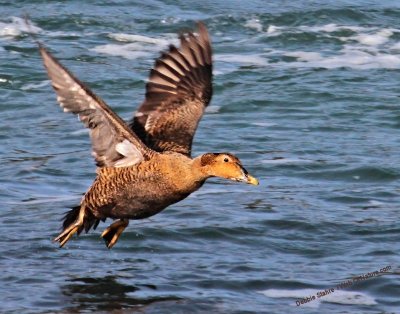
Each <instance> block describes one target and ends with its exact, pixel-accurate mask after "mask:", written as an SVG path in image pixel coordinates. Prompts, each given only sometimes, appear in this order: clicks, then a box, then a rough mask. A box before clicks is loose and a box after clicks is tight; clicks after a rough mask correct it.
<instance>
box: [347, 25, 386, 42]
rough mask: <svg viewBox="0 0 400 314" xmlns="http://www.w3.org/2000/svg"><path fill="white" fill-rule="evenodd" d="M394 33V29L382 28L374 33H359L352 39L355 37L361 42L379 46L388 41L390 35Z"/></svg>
mask: <svg viewBox="0 0 400 314" xmlns="http://www.w3.org/2000/svg"><path fill="white" fill-rule="evenodd" d="M392 35H393V31H391V30H390V29H382V30H380V31H378V32H376V33H374V34H359V35H357V36H354V37H350V39H352V38H354V39H355V40H357V41H358V42H359V43H360V44H363V45H368V46H379V45H382V44H384V43H386V42H387V41H388V40H389V37H390V36H392Z"/></svg>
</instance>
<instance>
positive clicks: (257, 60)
mask: <svg viewBox="0 0 400 314" xmlns="http://www.w3.org/2000/svg"><path fill="white" fill-rule="evenodd" d="M214 59H215V60H216V61H221V62H229V63H240V64H241V65H254V66H262V67H264V66H267V65H268V60H267V59H265V58H264V57H263V56H262V55H260V54H246V55H243V54H229V53H223V54H217V55H215V57H214Z"/></svg>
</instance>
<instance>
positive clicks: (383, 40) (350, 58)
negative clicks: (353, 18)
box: [266, 24, 400, 70]
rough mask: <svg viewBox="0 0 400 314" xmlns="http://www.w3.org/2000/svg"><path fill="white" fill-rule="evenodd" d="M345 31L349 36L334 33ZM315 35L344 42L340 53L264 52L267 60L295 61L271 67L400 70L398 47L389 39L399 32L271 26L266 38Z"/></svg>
mask: <svg viewBox="0 0 400 314" xmlns="http://www.w3.org/2000/svg"><path fill="white" fill-rule="evenodd" d="M343 30H348V31H351V33H348V34H342V33H341V34H335V32H339V31H343ZM303 32H314V33H318V34H319V36H324V37H327V38H336V39H338V40H340V41H341V42H343V46H342V48H341V49H339V50H334V51H328V50H323V51H278V50H275V51H274V50H269V51H267V50H266V51H267V58H268V57H270V56H274V57H276V56H279V55H283V56H287V57H294V58H296V59H297V60H296V61H281V62H277V63H274V64H273V66H288V67H295V68H302V67H312V68H325V69H334V68H341V67H349V68H354V69H361V70H363V69H377V68H385V69H397V68H400V53H399V52H400V43H399V42H397V43H393V42H391V41H392V36H393V35H394V34H395V33H400V29H395V28H377V27H362V26H351V25H349V26H347V25H337V24H326V25H317V26H308V25H302V26H297V27H289V26H288V27H286V26H275V25H270V26H269V27H268V29H267V32H266V35H267V36H277V35H280V34H282V33H303Z"/></svg>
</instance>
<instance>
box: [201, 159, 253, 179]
mask: <svg viewBox="0 0 400 314" xmlns="http://www.w3.org/2000/svg"><path fill="white" fill-rule="evenodd" d="M200 164H201V167H202V170H203V172H204V173H206V174H207V175H208V176H210V177H220V178H225V179H229V180H233V181H238V182H244V183H248V184H253V185H258V180H257V179H256V178H254V177H253V176H251V175H250V174H249V173H248V172H247V170H246V169H245V168H244V167H243V166H242V163H241V162H240V160H239V158H237V157H236V156H234V155H232V154H229V153H207V154H204V155H202V156H201V157H200Z"/></svg>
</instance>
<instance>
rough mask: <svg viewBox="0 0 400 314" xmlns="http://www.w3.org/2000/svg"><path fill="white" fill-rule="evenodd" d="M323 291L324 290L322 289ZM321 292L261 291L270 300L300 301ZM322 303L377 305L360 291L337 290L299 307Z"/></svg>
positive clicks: (313, 290)
mask: <svg viewBox="0 0 400 314" xmlns="http://www.w3.org/2000/svg"><path fill="white" fill-rule="evenodd" d="M321 290H322V291H323V289H321ZM321 290H317V289H297V290H285V289H268V290H264V291H259V292H260V293H262V294H263V295H265V296H267V297H269V298H292V299H296V300H300V299H302V298H306V297H310V296H312V295H314V296H316V295H317V293H318V292H320V291H321ZM296 300H294V301H292V303H291V304H292V305H293V306H297V304H296ZM321 302H327V303H336V304H345V305H375V304H377V303H376V301H375V299H374V298H373V297H371V296H369V295H367V294H365V293H363V292H358V291H346V290H335V291H334V292H331V293H330V294H327V295H325V296H322V297H320V298H316V299H315V300H311V301H309V302H307V303H304V304H301V305H300V306H299V307H312V308H317V307H319V305H320V303H321Z"/></svg>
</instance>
